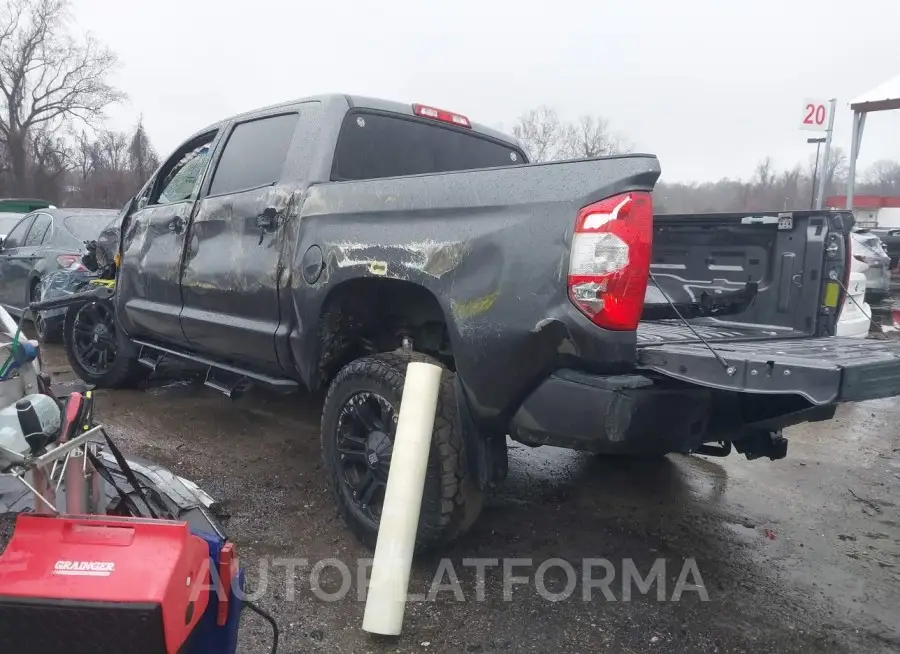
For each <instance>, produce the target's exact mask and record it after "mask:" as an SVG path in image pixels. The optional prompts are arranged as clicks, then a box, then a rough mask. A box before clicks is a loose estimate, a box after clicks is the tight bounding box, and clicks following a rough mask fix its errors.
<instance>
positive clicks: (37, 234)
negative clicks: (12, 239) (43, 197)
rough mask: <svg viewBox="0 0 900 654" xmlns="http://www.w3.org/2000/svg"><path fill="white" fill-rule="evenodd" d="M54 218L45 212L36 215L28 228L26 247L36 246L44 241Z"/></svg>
mask: <svg viewBox="0 0 900 654" xmlns="http://www.w3.org/2000/svg"><path fill="white" fill-rule="evenodd" d="M52 224H53V219H52V218H50V216H48V215H47V214H45V213H39V214H38V215H36V216H35V217H34V224H33V225H32V226H31V229H30V230H28V236H26V237H25V243H24V246H25V247H35V246H38V245H40V244H41V243H43V242H44V237H45V236H46V235H47V232H48V230H49V229H50V225H52Z"/></svg>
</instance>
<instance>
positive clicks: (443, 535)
mask: <svg viewBox="0 0 900 654" xmlns="http://www.w3.org/2000/svg"><path fill="white" fill-rule="evenodd" d="M412 361H421V362H425V363H431V364H434V365H437V366H441V364H440V363H438V362H437V361H436V360H435V359H433V358H431V357H429V356H427V355H424V354H420V353H418V352H412V351H406V350H397V351H395V352H386V353H382V354H377V355H373V356H367V357H364V358H361V359H357V360H356V361H352V362H351V363H349V364H347V365H346V366H344V368H342V369H341V370H340V372H339V373H338V374H337V376H336V377H335V379H334V381H333V382H332V384H331V387H330V388H329V390H328V395H327V396H326V399H325V407H324V410H323V413H322V431H321V438H322V458H323V463H324V468H325V470H326V473H327V475H328V486H329V489H330V491H331V494H332V497H333V498H334V501H335V503H336V504H337V507H338V510H339V512H340V514H341V517H342V518H343V519H344V521H345V522H346V523H347V526H348V527H349V528H350V530H351V531H352V532H353V533H354V534H355V535H356V536H357V538H359V540H360V541H362V542H363V544H365V545H366V546H367V547H369V548H374V547H375V542H376V540H377V537H378V530H377V525H376V524H374V523H373V522H372V521H371V520H368V519H366V518H365V516H363V515H362V513H361V512H360V511H359V510H358V508H357V507H356V506H355V504H354V502H353V500H352V498H351V497H350V496H349V495H348V493H347V490H346V486H345V485H344V483H343V481H342V475H343V473H342V470H341V468H340V466H339V465H338V460H337V457H336V456H335V449H336V447H337V438H338V435H337V429H338V421H339V416H340V413H341V410H342V408H343V406H344V405H345V403H346V402H347V400H349V399H350V398H351V397H353V396H354V395H355V394H357V393H360V392H367V391H368V392H374V393H378V394H380V395H381V396H382V397H383V398H384V399H386V400H387V401H388V402H390V403H391V405H392V406H393V407H394V409H395V410H398V409H399V407H400V398H401V395H402V393H403V384H404V381H405V379H406V366H407V364H408V363H410V362H412ZM441 367H442V368H444V367H443V366H441ZM483 504H484V494H483V492H482V491H481V490H480V489H479V488H478V487H477V484H476V482H475V480H473V479H472V478H471V475H470V474H469V468H468V465H467V461H466V448H465V443H464V440H463V435H462V428H461V425H460V421H459V417H458V413H457V406H456V389H455V386H454V373H452V372H450V371H449V370H447V369H446V368H444V372H443V376H442V378H441V385H440V391H439V394H438V406H437V411H436V415H435V420H434V432H433V433H432V440H431V453H430V455H429V457H428V468H427V472H426V479H425V493H424V496H423V498H422V508H421V512H420V514H419V527H418V531H417V533H416V551H417V552H420V551H424V550H433V549H436V548H437V547H439V546H442V545H445V544H447V543H449V542H451V541H453V540H455V539H456V538H457V537H459V536H460V535H461V534H462V533H464V532H465V531H467V530H468V529H469V527H471V526H472V524H474V522H475V520H476V519H477V518H478V515H479V514H480V513H481V509H482V506H483Z"/></svg>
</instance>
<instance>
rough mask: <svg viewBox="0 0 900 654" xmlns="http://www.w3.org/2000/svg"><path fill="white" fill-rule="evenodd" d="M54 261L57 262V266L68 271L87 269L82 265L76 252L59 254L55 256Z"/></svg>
mask: <svg viewBox="0 0 900 654" xmlns="http://www.w3.org/2000/svg"><path fill="white" fill-rule="evenodd" d="M56 263H58V264H59V267H60V268H62V269H63V270H68V271H70V272H77V271H81V270H87V268H85V267H84V264H83V263H81V256H80V255H78V254H61V255H59V256H58V257H56Z"/></svg>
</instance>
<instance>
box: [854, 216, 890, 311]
mask: <svg viewBox="0 0 900 654" xmlns="http://www.w3.org/2000/svg"><path fill="white" fill-rule="evenodd" d="M851 251H852V253H853V258H854V259H856V260H857V261H859V262H861V263H864V264H866V266H867V267H866V269H865V270H863V271H862V272H864V273H865V275H866V300H867V301H869V302H880V301H882V300H884V299H886V298H887V297H888V296H890V294H891V258H890V257H889V256H888V253H887V251H886V250H885V249H884V244H883V243H882V242H881V239H880V238H878V236H876V235H875V234H873V233H871V232H870V231H868V230H866V229H859V230H856V231H854V232H853V234H852V244H851Z"/></svg>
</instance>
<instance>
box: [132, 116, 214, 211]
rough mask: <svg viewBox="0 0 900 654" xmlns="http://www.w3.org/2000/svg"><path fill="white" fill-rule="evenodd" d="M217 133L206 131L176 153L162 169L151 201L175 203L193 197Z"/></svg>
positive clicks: (152, 202) (150, 202)
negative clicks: (207, 132) (206, 132)
mask: <svg viewBox="0 0 900 654" xmlns="http://www.w3.org/2000/svg"><path fill="white" fill-rule="evenodd" d="M215 137H216V133H215V132H210V133H209V134H204V135H203V136H201V137H200V138H197V139H194V140H193V141H191V142H190V143H188V144H187V145H185V146H184V147H183V148H181V149H180V150H178V151H177V152H176V153H175V154H174V155H172V157H171V158H170V159H169V160H168V161H167V162H166V164H165V166H163V167H162V169H161V170H160V172H159V177H158V179H157V181H156V183H155V184H154V191H153V193H152V194H151V196H150V201H149V203H148V204H175V203H176V202H184V201H185V200H189V199H190V198H191V196H192V195H193V193H194V189H195V188H196V187H197V186H198V185H199V184H200V180H201V179H202V178H203V172H204V171H205V170H206V165H207V164H208V163H209V155H210V154H211V151H212V142H213V139H215Z"/></svg>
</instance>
